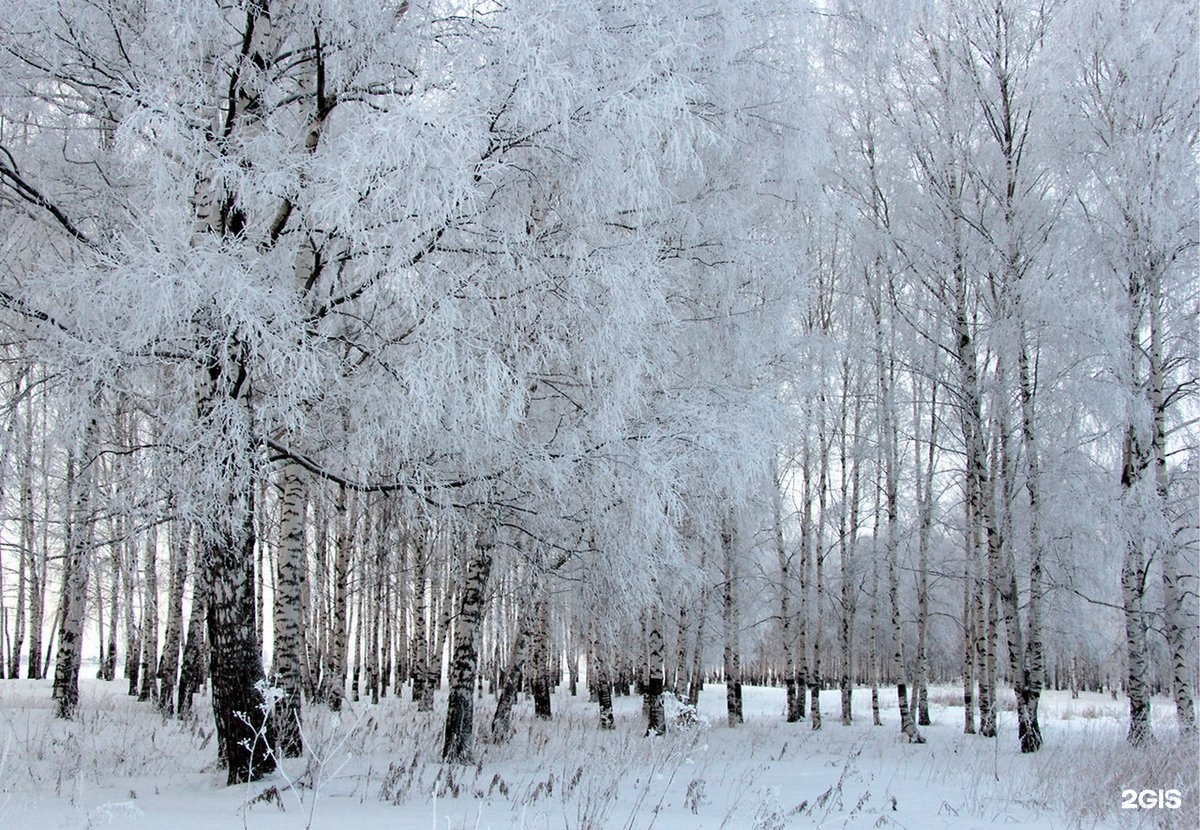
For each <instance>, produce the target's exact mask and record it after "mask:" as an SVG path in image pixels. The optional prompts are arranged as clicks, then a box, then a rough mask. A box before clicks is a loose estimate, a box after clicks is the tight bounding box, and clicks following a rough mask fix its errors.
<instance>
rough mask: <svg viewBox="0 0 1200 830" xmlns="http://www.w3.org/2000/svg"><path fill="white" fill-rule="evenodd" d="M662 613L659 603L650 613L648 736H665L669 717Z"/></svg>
mask: <svg viewBox="0 0 1200 830" xmlns="http://www.w3.org/2000/svg"><path fill="white" fill-rule="evenodd" d="M662 629H663V620H662V611H661V609H660V606H659V604H658V603H656V604H655V605H654V607H653V608H652V609H651V611H650V632H649V633H650V646H649V649H648V650H647V656H648V658H649V665H648V666H647V670H648V671H647V678H648V680H647V684H646V714H647V723H646V734H647V735H665V734H666V732H667V717H666V713H665V711H664V709H663V661H664V659H665V654H664V652H665V647H664V644H663V630H662Z"/></svg>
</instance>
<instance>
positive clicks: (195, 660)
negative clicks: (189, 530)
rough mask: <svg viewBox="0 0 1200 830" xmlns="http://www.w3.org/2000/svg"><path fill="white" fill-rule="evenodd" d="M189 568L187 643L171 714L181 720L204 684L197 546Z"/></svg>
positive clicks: (203, 611) (204, 601) (204, 609)
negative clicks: (189, 607) (190, 585)
mask: <svg viewBox="0 0 1200 830" xmlns="http://www.w3.org/2000/svg"><path fill="white" fill-rule="evenodd" d="M193 556H194V562H193V566H192V609H191V613H190V614H189V615H188V627H187V639H185V640H184V643H183V656H182V659H181V660H180V665H179V691H178V695H177V697H178V700H177V702H176V705H175V711H176V713H177V714H178V715H180V716H181V717H182V716H183V715H185V714H187V713H189V712H191V711H192V695H194V694H195V693H196V692H198V691H200V687H201V686H202V685H203V684H204V679H205V676H206V672H205V670H204V636H205V635H204V626H205V620H206V619H207V618H208V587H207V585H206V583H205V579H206V576H205V569H204V551H203V548H202V547H201V546H200V545H197V546H196V548H195V551H194V554H193Z"/></svg>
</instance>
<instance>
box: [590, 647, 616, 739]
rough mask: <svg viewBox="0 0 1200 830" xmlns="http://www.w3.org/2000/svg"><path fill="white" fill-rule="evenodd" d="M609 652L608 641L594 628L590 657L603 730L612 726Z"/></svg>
mask: <svg viewBox="0 0 1200 830" xmlns="http://www.w3.org/2000/svg"><path fill="white" fill-rule="evenodd" d="M609 654H610V652H609V649H608V643H607V642H605V641H603V640H602V639H601V637H600V634H599V630H596V631H595V632H594V633H593V636H592V659H593V661H594V662H595V673H596V677H595V684H596V702H597V703H598V704H599V707H600V721H599V726H600V728H601V729H605V730H607V729H612V728H613V727H614V723H613V701H612V689H613V681H612V668H611V666H612V663H611V662H610V661H609ZM589 668H592V667H589Z"/></svg>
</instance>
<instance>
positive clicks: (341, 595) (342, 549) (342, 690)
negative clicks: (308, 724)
mask: <svg viewBox="0 0 1200 830" xmlns="http://www.w3.org/2000/svg"><path fill="white" fill-rule="evenodd" d="M346 502H347V495H346V488H345V487H339V488H338V494H337V501H336V502H335V503H334V515H335V516H336V519H335V521H336V522H337V541H336V543H335V544H336V550H335V552H334V562H333V620H332V622H331V625H330V633H331V635H332V637H333V642H332V643H330V656H329V671H328V673H327V674H326V676H325V689H324V695H325V701H326V702H327V703H328V704H329V708H330V709H332V710H334V711H335V712H336V711H338V710H340V709H341V708H342V699H343V698H344V697H345V696H346V656H347V655H346V652H347V650H348V648H347V647H348V643H349V639H350V620H349V619H348V616H349V613H348V612H349V601H348V599H349V598H348V596H347V590H346V589H347V580H348V579H349V573H350V555H351V552H352V550H353V547H354V527H355V525H356V524H357V519H358V500H357V499H355V500H354V507H353V509H352V510H350V511H347V503H346Z"/></svg>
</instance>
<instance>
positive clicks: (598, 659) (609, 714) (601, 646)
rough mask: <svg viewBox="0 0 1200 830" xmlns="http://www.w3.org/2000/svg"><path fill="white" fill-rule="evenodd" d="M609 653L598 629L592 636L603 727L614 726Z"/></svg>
mask: <svg viewBox="0 0 1200 830" xmlns="http://www.w3.org/2000/svg"><path fill="white" fill-rule="evenodd" d="M609 641H611V638H609ZM609 654H610V651H609V648H608V642H605V641H602V640H601V637H600V633H599V630H596V632H595V633H594V634H593V638H592V659H593V661H594V662H595V673H596V677H595V679H594V682H595V685H596V701H597V703H598V704H599V706H600V724H599V725H600V728H601V729H612V728H613V726H614V724H613V701H612V688H613V682H612V669H611V665H612V664H611V663H610V662H609ZM589 668H591V667H589ZM693 705H694V704H693Z"/></svg>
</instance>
